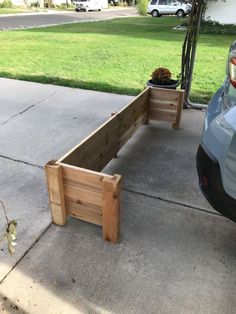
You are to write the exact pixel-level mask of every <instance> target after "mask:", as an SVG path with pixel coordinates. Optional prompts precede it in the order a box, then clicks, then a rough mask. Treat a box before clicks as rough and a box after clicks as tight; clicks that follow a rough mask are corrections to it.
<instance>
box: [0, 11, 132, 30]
mask: <svg viewBox="0 0 236 314" xmlns="http://www.w3.org/2000/svg"><path fill="white" fill-rule="evenodd" d="M136 15H137V9H136V8H132V7H131V8H124V9H106V10H103V11H101V12H99V11H98V12H97V11H89V12H67V11H64V12H60V11H51V12H45V13H44V12H42V13H33V14H31V13H26V14H15V15H10V16H9V15H5V16H2V15H0V30H9V29H17V28H32V27H43V26H48V25H59V24H66V23H76V22H86V21H99V20H107V19H113V18H118V17H119V18H120V17H127V16H136Z"/></svg>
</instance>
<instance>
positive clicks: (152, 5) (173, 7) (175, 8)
mask: <svg viewBox="0 0 236 314" xmlns="http://www.w3.org/2000/svg"><path fill="white" fill-rule="evenodd" d="M191 9H192V5H191V4H190V3H187V2H186V3H185V2H184V1H177V0H151V1H150V2H149V4H148V9H147V13H148V14H151V15H152V16H153V17H160V16H162V15H163V14H173V15H176V16H177V17H184V16H185V15H186V14H189V13H190V12H191Z"/></svg>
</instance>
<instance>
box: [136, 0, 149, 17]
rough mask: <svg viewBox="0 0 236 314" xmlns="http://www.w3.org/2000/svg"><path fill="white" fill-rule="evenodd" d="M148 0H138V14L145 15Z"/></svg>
mask: <svg viewBox="0 0 236 314" xmlns="http://www.w3.org/2000/svg"><path fill="white" fill-rule="evenodd" d="M147 6H148V0H138V14H139V15H142V16H145V15H147Z"/></svg>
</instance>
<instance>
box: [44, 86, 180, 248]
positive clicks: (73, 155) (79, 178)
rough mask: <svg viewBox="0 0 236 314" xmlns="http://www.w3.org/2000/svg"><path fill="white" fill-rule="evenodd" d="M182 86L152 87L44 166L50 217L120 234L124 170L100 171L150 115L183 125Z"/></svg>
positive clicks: (112, 236) (110, 237)
mask: <svg viewBox="0 0 236 314" xmlns="http://www.w3.org/2000/svg"><path fill="white" fill-rule="evenodd" d="M183 97H184V91H176V90H168V89H160V88H153V87H148V88H147V89H145V90H144V91H143V92H142V93H141V94H140V95H138V96H137V97H136V98H135V99H134V100H133V101H132V102H131V103H129V104H128V105H127V106H126V107H124V108H123V109H122V110H120V111H119V112H117V113H115V114H113V115H112V117H111V118H110V119H109V120H108V121H107V122H105V123H104V124H103V125H102V126H101V127H100V128H98V129H97V130H96V131H95V132H93V133H92V134H91V135H89V136H88V137H87V138H85V139H84V140H83V141H82V142H81V143H80V144H79V145H77V146H75V147H74V148H73V149H72V150H70V151H69V152H68V153H67V154H65V155H64V156H63V157H62V158H61V159H59V160H58V161H51V162H49V163H47V165H46V166H45V171H46V177H47V184H48V193H49V199H50V204H51V212H52V220H53V222H54V223H55V224H58V225H64V224H65V223H66V217H67V216H68V215H69V216H73V217H76V218H79V219H81V220H84V221H87V222H90V223H93V224H96V225H100V226H102V229H103V239H104V240H107V241H111V242H113V243H116V242H117V241H118V237H119V220H120V219H119V218H120V197H121V196H120V193H121V176H120V175H118V174H115V175H113V176H112V175H107V174H105V173H101V172H100V171H101V170H102V169H103V168H104V167H105V166H106V165H107V163H109V161H110V160H111V159H112V158H115V157H117V153H118V152H119V150H120V149H121V148H122V147H123V146H124V145H125V144H126V142H127V141H128V140H129V139H130V138H131V136H132V135H133V134H134V133H135V131H136V130H137V129H138V128H139V127H140V126H142V125H143V124H146V123H147V122H148V121H150V120H162V121H168V122H171V123H172V126H173V128H176V129H177V128H179V124H180V118H181V112H182V107H183Z"/></svg>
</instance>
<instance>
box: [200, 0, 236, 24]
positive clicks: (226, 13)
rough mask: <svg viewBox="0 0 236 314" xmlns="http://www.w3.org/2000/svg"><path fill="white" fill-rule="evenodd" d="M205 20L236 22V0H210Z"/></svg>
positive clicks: (224, 22)
mask: <svg viewBox="0 0 236 314" xmlns="http://www.w3.org/2000/svg"><path fill="white" fill-rule="evenodd" d="M205 20H211V21H217V22H219V23H221V24H236V0H208V3H207V10H206V12H205Z"/></svg>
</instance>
